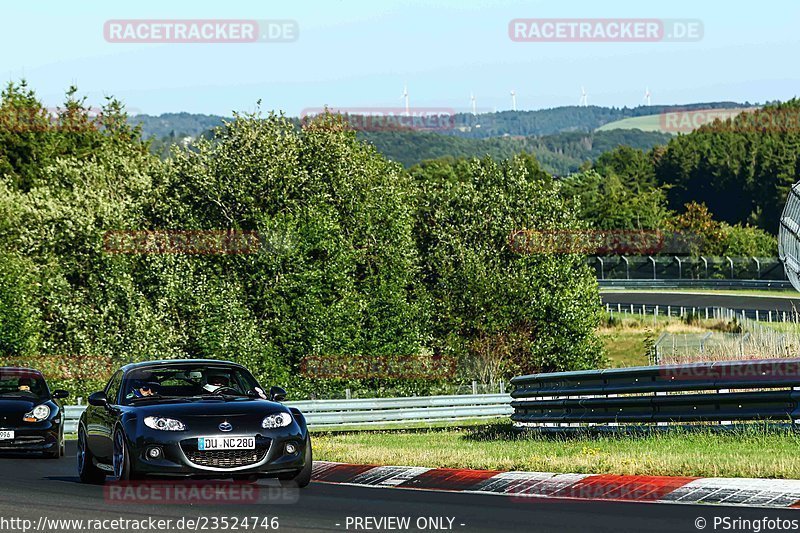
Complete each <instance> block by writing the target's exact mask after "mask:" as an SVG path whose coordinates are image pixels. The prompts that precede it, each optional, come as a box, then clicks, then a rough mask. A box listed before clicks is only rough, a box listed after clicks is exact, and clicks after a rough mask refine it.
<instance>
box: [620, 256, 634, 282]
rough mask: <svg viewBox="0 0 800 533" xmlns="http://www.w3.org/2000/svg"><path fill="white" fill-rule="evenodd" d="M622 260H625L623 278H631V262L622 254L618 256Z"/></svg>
mask: <svg viewBox="0 0 800 533" xmlns="http://www.w3.org/2000/svg"><path fill="white" fill-rule="evenodd" d="M620 257H621V258H622V260H623V261H625V279H631V264H630V262H629V261H628V258H627V257H625V256H624V255H621V256H620Z"/></svg>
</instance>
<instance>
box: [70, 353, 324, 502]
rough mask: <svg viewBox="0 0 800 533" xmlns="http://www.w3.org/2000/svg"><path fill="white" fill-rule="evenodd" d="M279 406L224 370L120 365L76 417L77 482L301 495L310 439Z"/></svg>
mask: <svg viewBox="0 0 800 533" xmlns="http://www.w3.org/2000/svg"><path fill="white" fill-rule="evenodd" d="M285 397H286V391H284V390H283V389H281V388H280V387H272V388H271V389H270V390H269V393H266V392H265V391H264V389H262V388H261V386H260V385H259V383H258V381H256V379H255V378H254V377H253V375H252V374H251V373H250V372H248V371H247V369H246V368H244V367H243V366H241V365H239V364H236V363H231V362H227V361H215V360H172V361H151V362H146V363H136V364H130V365H127V366H125V367H123V368H122V369H120V370H119V371H117V372H116V373H115V374H114V375H113V376H112V378H111V380H110V381H109V382H108V385H106V388H105V390H103V391H101V392H96V393H94V394H92V395H91V396H90V397H89V407H88V408H87V409H86V411H85V412H84V413H83V415H82V416H81V419H80V422H79V425H78V472H79V474H80V478H81V481H83V482H86V483H102V482H103V481H104V480H105V478H106V475H112V476H113V477H114V478H115V479H117V480H132V479H140V478H142V477H145V476H179V477H193V478H245V479H254V478H257V477H276V478H278V479H280V480H281V482H282V483H285V484H294V485H296V486H300V487H305V486H306V485H308V483H309V481H310V480H311V439H310V437H309V434H308V429H307V427H306V421H305V418H304V417H303V415H302V413H300V411H299V410H297V409H294V408H288V407H286V406H285V405H282V404H281V403H279V402H281V401H283V400H284V399H285Z"/></svg>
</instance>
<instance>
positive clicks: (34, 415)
mask: <svg viewBox="0 0 800 533" xmlns="http://www.w3.org/2000/svg"><path fill="white" fill-rule="evenodd" d="M48 416H50V408H49V407H47V406H46V405H37V406H36V407H34V408H33V410H32V411H30V412H29V413H25V416H24V417H23V420H25V422H41V421H42V420H47V417H48Z"/></svg>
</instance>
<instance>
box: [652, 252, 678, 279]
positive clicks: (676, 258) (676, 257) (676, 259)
mask: <svg viewBox="0 0 800 533" xmlns="http://www.w3.org/2000/svg"><path fill="white" fill-rule="evenodd" d="M675 261H677V262H678V279H683V261H681V258H680V257H678V256H677V255H676V256H675ZM653 279H655V278H653Z"/></svg>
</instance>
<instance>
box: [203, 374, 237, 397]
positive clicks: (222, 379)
mask: <svg viewBox="0 0 800 533" xmlns="http://www.w3.org/2000/svg"><path fill="white" fill-rule="evenodd" d="M230 383H231V382H230V380H229V379H228V377H227V376H223V375H222V374H211V375H209V376H208V382H207V383H206V384H205V385H203V390H205V391H207V392H210V393H214V392H216V391H217V390H218V389H224V388H228V387H230Z"/></svg>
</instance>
